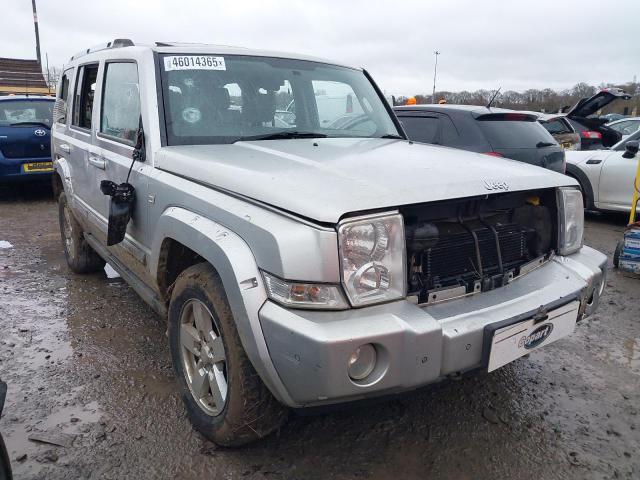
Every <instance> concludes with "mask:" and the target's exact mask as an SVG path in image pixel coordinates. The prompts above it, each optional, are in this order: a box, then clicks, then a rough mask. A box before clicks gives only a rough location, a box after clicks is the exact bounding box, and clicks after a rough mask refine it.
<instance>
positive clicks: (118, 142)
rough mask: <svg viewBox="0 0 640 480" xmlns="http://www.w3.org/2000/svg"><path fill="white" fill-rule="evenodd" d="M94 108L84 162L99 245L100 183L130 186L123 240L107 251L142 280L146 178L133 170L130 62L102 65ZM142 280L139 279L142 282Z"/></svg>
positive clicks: (136, 103) (134, 74) (144, 168)
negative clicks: (92, 130)
mask: <svg viewBox="0 0 640 480" xmlns="http://www.w3.org/2000/svg"><path fill="white" fill-rule="evenodd" d="M100 78H101V81H100V89H99V90H100V91H99V94H98V107H97V109H96V112H95V115H96V116H95V120H94V123H95V130H96V134H95V147H96V148H95V149H94V151H93V152H92V154H91V156H90V158H89V164H90V165H91V168H92V169H93V171H92V175H91V178H90V181H91V182H92V184H93V192H94V193H93V200H92V204H93V205H95V209H96V211H97V213H98V215H99V217H100V220H101V226H102V228H101V232H100V236H101V239H100V240H101V241H102V242H104V243H106V234H107V228H108V221H109V206H110V202H111V197H109V196H107V195H104V194H103V193H102V191H101V190H100V182H101V181H102V180H110V181H112V182H114V183H116V184H120V183H123V182H127V181H128V183H130V184H131V185H133V187H134V188H135V196H136V199H135V206H134V209H133V214H132V217H131V220H130V221H129V224H128V227H127V235H126V237H125V239H124V240H123V241H122V242H121V243H120V244H118V245H115V246H113V247H110V250H111V252H112V253H113V254H114V255H115V256H116V257H118V258H120V259H121V260H122V261H123V263H124V264H125V265H126V266H127V268H129V269H131V270H133V271H134V273H136V275H138V276H139V277H144V276H145V275H146V269H144V268H143V267H144V265H145V264H146V259H147V256H148V252H149V238H147V236H145V235H146V233H145V232H146V229H145V226H146V219H147V213H148V212H147V190H148V184H147V178H148V176H147V175H148V171H149V169H150V168H151V167H150V166H149V165H148V164H146V163H140V162H136V163H135V165H134V164H133V159H132V155H133V150H134V145H135V139H136V132H137V130H138V127H139V125H140V88H139V80H138V66H137V63H136V62H135V61H126V60H117V61H109V60H108V61H106V62H105V63H104V65H103V66H102V69H101V75H100ZM129 172H131V173H129ZM143 279H144V278H143Z"/></svg>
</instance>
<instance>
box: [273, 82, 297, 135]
mask: <svg viewBox="0 0 640 480" xmlns="http://www.w3.org/2000/svg"><path fill="white" fill-rule="evenodd" d="M274 120H275V122H274V123H275V126H276V127H282V128H288V127H295V126H296V102H295V100H294V99H293V93H292V91H291V84H290V83H289V80H285V81H284V84H283V85H282V86H281V87H280V89H279V90H278V91H277V92H276V113H275V119H274Z"/></svg>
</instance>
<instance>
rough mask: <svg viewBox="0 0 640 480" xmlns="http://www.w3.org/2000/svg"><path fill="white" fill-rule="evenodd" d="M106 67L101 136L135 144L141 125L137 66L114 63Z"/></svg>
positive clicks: (130, 63) (129, 63)
mask: <svg viewBox="0 0 640 480" xmlns="http://www.w3.org/2000/svg"><path fill="white" fill-rule="evenodd" d="M105 67H106V70H105V75H104V85H103V91H102V108H101V116H100V132H101V133H104V134H106V135H110V136H112V137H116V138H119V139H121V140H124V141H126V142H133V141H134V140H135V136H136V131H137V129H138V126H139V123H140V91H139V88H138V66H137V65H136V64H135V63H132V62H126V63H125V62H122V63H120V62H113V63H107V64H106V66H105Z"/></svg>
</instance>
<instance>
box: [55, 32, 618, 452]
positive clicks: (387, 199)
mask: <svg viewBox="0 0 640 480" xmlns="http://www.w3.org/2000/svg"><path fill="white" fill-rule="evenodd" d="M276 112H278V113H276ZM282 112H287V113H286V117H287V119H288V120H287V121H286V122H285V121H283V120H282V118H283V115H284V114H283V113H282ZM54 116H55V119H54V126H53V134H52V143H53V158H54V164H55V174H54V187H55V192H56V195H57V199H58V203H59V216H60V229H61V232H62V240H63V244H64V249H65V254H66V257H67V260H68V264H69V267H70V268H71V270H73V271H74V272H78V273H85V272H92V271H96V270H98V269H100V268H102V267H103V266H104V263H105V262H108V263H109V264H111V265H112V266H113V267H114V268H115V269H116V270H117V271H118V272H119V273H120V275H122V277H123V278H124V279H125V280H126V281H127V282H128V283H129V284H130V285H131V287H132V288H134V289H135V290H136V292H138V294H139V295H140V296H141V297H142V298H143V299H144V300H145V301H146V302H148V303H149V304H150V305H151V306H152V307H153V308H154V309H155V310H156V311H157V312H158V314H159V315H161V316H163V317H166V318H167V319H168V335H169V342H170V347H171V355H172V360H173V365H174V367H175V370H176V374H177V378H178V382H179V385H180V389H181V391H182V394H183V398H184V402H185V405H186V409H187V411H188V414H189V417H190V419H191V421H192V422H193V424H194V426H195V427H196V428H197V429H198V430H199V431H201V432H202V433H203V434H204V435H205V436H207V437H208V438H210V439H211V440H213V441H214V442H216V443H218V444H222V445H239V444H243V443H247V442H250V441H252V440H255V439H256V438H259V437H262V436H264V435H266V434H268V433H269V432H271V431H273V430H274V429H276V428H277V427H278V426H279V425H281V424H282V422H283V421H284V420H285V418H286V412H287V408H286V407H294V408H305V407H311V406H322V405H327V404H332V403H338V402H346V401H352V400H357V399H362V398H365V397H372V396H379V395H385V394H391V393H396V392H399V391H403V390H410V389H413V388H416V387H419V386H422V385H425V384H428V383H431V382H435V381H436V380H438V379H441V378H443V377H445V376H448V375H456V374H459V373H460V372H465V371H469V370H473V369H478V368H483V369H488V370H489V371H491V370H494V369H496V368H499V367H501V366H503V365H505V364H507V363H509V362H511V361H513V360H515V359H516V358H518V357H520V356H522V355H524V354H526V353H528V352H530V351H532V350H533V349H536V348H540V347H541V346H544V345H547V344H549V343H551V342H553V341H555V340H557V339H559V338H561V337H564V336H566V335H568V334H570V333H571V332H572V331H573V330H574V328H575V325H576V322H577V321H579V320H581V319H582V318H584V317H585V316H586V315H589V314H590V313H592V312H593V311H594V310H595V308H596V306H597V304H598V299H599V297H600V295H601V293H602V290H603V288H604V283H605V263H606V257H605V256H604V255H602V254H601V253H599V252H597V251H595V250H593V249H591V248H589V247H586V246H583V244H582V234H583V223H584V219H583V209H582V206H583V203H582V196H581V193H580V190H579V189H578V188H577V184H576V182H575V181H574V180H572V179H571V178H569V177H566V176H564V175H560V174H557V173H554V172H550V171H548V170H544V169H542V168H538V167H534V166H530V165H526V164H523V163H519V162H515V161H510V160H504V159H499V158H491V157H487V156H486V155H479V154H474V153H469V152H464V151H459V150H453V149H449V148H444V147H437V146H427V145H419V144H413V143H412V142H410V141H407V140H406V137H405V134H404V132H403V130H402V127H401V126H400V124H399V123H398V121H397V119H396V118H395V116H394V115H393V113H392V112H391V110H390V107H389V105H388V104H387V103H386V101H385V100H384V97H383V96H382V94H381V92H380V90H379V89H378V88H377V87H376V85H375V83H373V81H372V79H371V78H370V76H369V75H368V74H367V72H366V71H364V70H361V69H357V68H351V67H348V66H344V65H341V64H339V63H335V62H329V61H324V60H319V59H315V58H309V57H305V56H300V55H291V54H281V53H269V52H263V51H253V50H246V49H240V48H230V47H220V46H212V45H193V44H189V45H186V44H168V43H156V44H155V45H152V46H148V45H146V46H143V45H135V44H134V43H133V42H131V41H129V40H115V41H113V42H110V43H109V44H107V45H105V46H102V47H100V48H95V49H89V50H85V51H83V52H81V53H80V54H78V55H76V56H74V57H73V58H72V59H71V61H70V62H69V64H68V66H67V69H66V70H65V71H64V74H63V76H62V79H61V82H60V85H59V88H58V99H57V102H56V107H55V114H54Z"/></svg>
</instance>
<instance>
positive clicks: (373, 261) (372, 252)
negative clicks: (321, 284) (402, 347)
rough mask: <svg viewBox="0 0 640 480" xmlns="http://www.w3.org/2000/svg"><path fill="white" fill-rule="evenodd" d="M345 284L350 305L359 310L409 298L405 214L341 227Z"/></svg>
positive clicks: (353, 221) (362, 219)
mask: <svg viewBox="0 0 640 480" xmlns="http://www.w3.org/2000/svg"><path fill="white" fill-rule="evenodd" d="M338 246H339V253H340V268H341V271H342V283H343V286H344V289H345V292H346V293H347V296H348V297H349V301H350V302H351V305H353V306H354V307H359V306H362V305H368V304H372V303H380V302H386V301H389V300H395V299H398V298H402V297H404V296H405V295H406V293H405V292H406V261H405V243H404V222H403V220H402V215H400V214H399V213H395V214H390V215H389V214H383V215H371V216H367V217H359V218H356V219H348V220H345V221H344V222H342V223H341V224H340V225H339V227H338Z"/></svg>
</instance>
